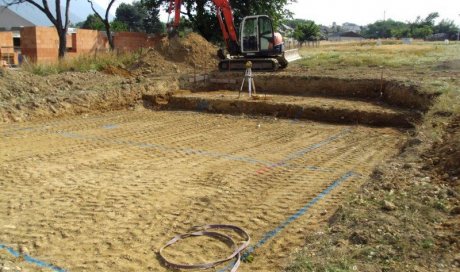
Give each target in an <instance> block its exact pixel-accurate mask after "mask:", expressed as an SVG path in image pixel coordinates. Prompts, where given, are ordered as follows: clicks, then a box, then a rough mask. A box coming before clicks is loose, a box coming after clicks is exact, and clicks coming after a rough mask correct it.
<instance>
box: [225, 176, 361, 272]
mask: <svg viewBox="0 0 460 272" xmlns="http://www.w3.org/2000/svg"><path fill="white" fill-rule="evenodd" d="M352 176H360V174H358V173H356V172H353V171H348V172H346V173H345V174H343V175H342V176H341V177H339V178H338V179H336V180H334V182H332V184H331V185H329V186H328V187H327V188H326V189H324V190H323V191H322V192H321V193H319V194H318V195H317V196H316V197H315V198H313V199H312V200H310V202H308V203H307V204H305V206H303V207H302V208H300V209H299V210H298V211H297V212H296V213H294V214H293V215H291V216H290V217H288V219H286V220H284V221H283V222H282V223H281V224H279V225H278V226H277V227H276V228H274V229H273V230H271V231H269V232H267V233H265V234H264V235H263V236H262V238H261V239H260V240H259V241H258V242H257V243H256V244H255V245H253V246H250V247H248V249H247V250H246V251H245V252H244V253H243V255H242V256H241V259H242V260H244V259H245V258H247V257H248V256H249V255H250V254H251V253H253V252H254V251H255V250H256V249H257V248H259V247H261V246H263V245H264V244H265V243H267V242H268V241H269V240H270V239H272V238H273V237H275V236H276V235H277V234H278V233H280V232H281V231H282V230H283V229H285V228H286V227H287V226H288V225H289V224H291V223H292V222H294V221H295V220H296V219H297V218H299V217H301V216H302V215H304V214H305V213H307V212H308V210H309V209H310V208H311V207H312V206H313V205H315V204H316V203H317V202H318V201H320V200H321V199H323V198H324V197H325V196H326V195H328V194H329V193H330V192H331V191H332V190H334V189H335V188H336V187H338V186H339V185H340V184H342V183H343V182H345V181H347V180H348V179H349V178H351V177H352ZM231 267H233V263H231V264H229V265H227V266H226V267H224V268H222V269H221V270H219V272H225V271H227V270H228V269H230V268H231Z"/></svg>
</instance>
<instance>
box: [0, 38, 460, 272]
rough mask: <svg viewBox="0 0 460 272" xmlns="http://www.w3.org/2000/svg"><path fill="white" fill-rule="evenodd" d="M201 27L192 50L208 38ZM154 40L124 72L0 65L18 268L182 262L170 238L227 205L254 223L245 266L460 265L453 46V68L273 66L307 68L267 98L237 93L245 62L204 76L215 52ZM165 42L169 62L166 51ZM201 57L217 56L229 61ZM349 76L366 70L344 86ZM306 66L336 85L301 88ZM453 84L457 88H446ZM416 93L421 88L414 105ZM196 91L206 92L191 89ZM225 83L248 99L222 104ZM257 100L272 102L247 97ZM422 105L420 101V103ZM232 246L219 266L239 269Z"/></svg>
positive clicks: (198, 249)
mask: <svg viewBox="0 0 460 272" xmlns="http://www.w3.org/2000/svg"><path fill="white" fill-rule="evenodd" d="M187 42H188V43H185V44H186V46H185V47H183V48H187V49H188V50H185V49H184V50H183V51H184V52H190V51H192V52H193V48H194V47H193V46H196V45H194V44H195V43H196V44H198V45H199V43H200V42H201V41H200V39H198V38H196V37H195V38H193V39H192V41H191V42H190V41H187ZM190 44H191V45H190ZM179 48H182V47H179ZM209 48H210V49H209V50H207V51H205V52H204V53H202V54H205V55H206V54H208V53H209V52H210V51H211V49H213V48H211V47H209ZM353 48H354V47H353ZM165 52H166V53H165ZM151 53H152V56H151V58H152V60H149V55H146V56H144V58H143V60H142V61H140V62H139V65H134V66H132V67H115V68H113V67H112V68H113V69H112V68H111V69H110V73H108V74H107V71H105V72H96V71H91V72H85V73H79V72H66V73H62V74H59V75H51V76H37V75H32V74H29V73H27V72H23V71H6V70H0V98H1V100H0V114H1V115H0V118H1V119H0V139H1V141H0V162H1V163H0V188H1V190H0V271H95V270H98V271H168V268H167V267H166V266H165V265H164V264H163V263H162V262H161V261H160V260H159V258H158V255H157V252H158V250H159V248H160V247H161V246H163V245H164V244H165V243H166V242H167V241H168V240H169V239H171V238H172V237H173V236H174V235H177V234H179V233H184V232H186V231H187V230H189V229H190V228H191V227H193V226H197V225H204V224H212V223H219V224H233V225H237V226H239V227H242V228H243V229H245V230H246V231H247V232H248V233H249V234H250V236H251V243H250V247H249V250H248V252H249V253H250V254H249V253H248V254H249V255H246V256H245V258H244V260H245V262H244V263H243V264H242V265H241V266H240V269H239V271H284V270H287V271H292V272H294V271H296V272H297V271H349V270H351V271H353V270H355V271H356V270H358V271H434V270H438V271H451V270H453V269H454V270H455V269H457V268H458V267H459V266H460V256H459V255H458V248H459V238H458V237H460V236H459V235H457V234H458V226H459V221H460V220H459V214H460V203H459V190H458V189H459V186H460V185H459V181H458V176H459V174H460V173H459V171H458V169H459V168H458V162H459V160H457V159H458V158H460V153H458V150H460V147H459V144H460V142H459V138H458V137H457V136H458V133H459V130H458V127H459V126H458V122H459V120H460V117H458V106H457V105H456V104H455V103H453V102H452V101H456V100H452V99H458V96H457V94H456V93H455V88H458V85H459V83H460V82H459V79H458V74H459V71H460V69H458V68H456V67H457V66H455V65H456V62H455V61H454V62H452V63H451V62H449V63H445V62H442V63H441V64H442V65H445V66H446V67H447V68H444V66H442V69H441V70H439V69H438V68H436V67H440V66H439V65H441V64H439V63H435V64H433V66H435V68H433V70H429V69H428V70H427V69H425V70H423V69H420V71H419V70H417V69H418V68H417V69H416V68H415V67H414V68H413V69H412V70H411V69H403V68H394V69H392V68H388V67H387V68H385V69H383V68H381V67H376V68H375V69H374V68H372V67H370V68H369V67H368V68H367V69H365V68H363V67H351V68H349V69H347V70H344V71H343V73H342V72H340V71H339V68H340V65H338V66H334V67H335V68H334V69H329V68H330V67H328V68H321V67H306V66H302V64H301V63H298V64H294V65H291V66H290V67H289V68H288V69H287V70H286V71H282V72H279V73H273V74H269V75H268V76H267V75H265V76H266V77H272V78H273V79H274V80H276V78H279V79H280V82H281V80H285V81H286V80H287V81H290V80H291V79H292V81H293V82H292V85H287V84H286V86H285V87H286V91H287V93H288V94H286V95H284V94H283V93H281V94H280V93H279V92H280V91H281V92H283V91H284V90H282V89H280V90H277V92H278V93H276V94H273V93H268V94H267V93H266V92H265V93H264V91H265V90H264V88H261V89H260V90H258V91H260V92H259V93H258V95H259V96H258V97H256V99H255V100H254V99H248V98H247V94H246V93H244V95H243V97H241V98H240V99H238V98H237V97H236V96H237V92H236V90H238V88H239V85H240V81H239V80H241V79H242V78H240V79H239V80H238V83H237V84H234V85H235V86H233V87H232V88H229V87H228V85H226V86H225V88H223V89H222V90H220V91H218V92H211V93H210V92H208V91H209V90H211V89H213V88H209V90H208V89H206V86H204V85H200V84H202V83H199V84H197V85H193V84H191V83H190V82H189V81H188V77H190V76H192V75H196V73H197V71H196V69H197V67H196V65H193V63H191V62H190V61H193V60H196V59H200V58H199V56H200V55H196V56H194V57H193V58H185V61H184V60H181V59H177V56H175V57H174V58H172V57H171V56H169V55H171V52H169V51H167V47H164V48H160V49H159V50H157V51H154V52H153V51H152V52H151ZM184 54H185V53H184ZM417 54H418V53H417ZM208 55H209V54H208ZM157 56H161V58H164V59H162V61H164V62H163V64H164V65H163V66H165V67H166V68H165V67H163V68H165V69H166V70H165V72H164V73H159V72H158V71H159V70H158V69H159V68H158V66H155V65H150V64H149V63H150V62H154V61H155V59H157ZM307 59H308V56H307ZM201 61H202V62H203V64H201V65H202V66H206V69H208V68H207V65H211V64H212V63H213V60H209V59H204V58H203V59H202V60H201ZM176 62H177V63H178V64H177V66H175V65H176V64H175V63H176ZM173 65H174V66H173ZM449 65H450V66H449ZM452 65H453V66H452ZM451 66H452V67H451ZM152 67H154V68H155V69H153V68H152ZM152 69H153V70H152ZM430 69H431V68H430ZM430 71H431V72H430ZM125 72H126V73H125ZM201 72H203V71H201ZM174 73H176V74H174ZM311 75H313V77H311ZM316 75H319V76H318V78H316V77H315V76H316ZM383 75H385V79H389V81H388V84H387V83H385V84H387V85H388V86H390V87H391V86H396V88H399V87H398V86H400V87H401V89H397V90H402V91H400V92H396V93H397V94H398V95H400V96H393V97H392V96H391V95H392V94H394V93H395V91H394V90H392V89H391V88H393V87H391V88H390V87H388V88H386V89H385V88H384V87H383ZM258 76H260V77H261V78H262V77H263V76H262V75H258V74H256V79H255V80H256V81H257V77H258ZM221 77H228V78H230V77H233V75H232V76H230V75H228V76H227V75H226V74H224V75H221ZM241 77H242V75H241ZM304 77H305V78H306V79H305V78H304ZM308 77H310V79H308ZM195 78H196V77H195ZM337 78H338V79H339V81H337V82H342V83H343V84H344V85H346V84H350V85H349V87H348V88H347V87H346V86H345V87H343V86H342V87H339V88H337V89H335V90H333V89H331V88H332V87H331V86H332V85H331V84H330V82H335V81H336V80H337ZM344 78H345V79H344ZM363 78H364V79H366V80H367V79H369V78H370V79H371V80H370V81H369V86H367V85H366V86H365V84H364V83H363V81H359V80H360V79H363ZM409 78H410V79H411V82H410V83H408V81H409V80H408V79H409ZM295 80H297V82H294V81H295ZM301 80H313V81H314V84H325V85H324V86H326V87H324V88H325V89H324V90H321V92H320V93H321V95H317V94H315V95H307V94H305V95H294V94H292V93H289V91H290V90H291V89H293V88H294V86H302V84H304V83H305V84H313V83H311V82H310V83H307V81H301ZM355 80H357V81H356V82H358V83H353V82H354V81H355ZM392 80H400V81H403V83H401V84H400V83H398V84H400V85H398V84H396V83H395V84H393V83H392ZM328 82H329V83H328ZM366 82H367V81H366ZM414 82H415V83H417V84H419V85H418V87H417V88H415V87H413V86H415V85H413V83H414ZM406 83H407V84H406ZM353 84H355V85H353ZM366 84H368V83H366ZM192 85H193V86H192ZM262 85H263V84H262ZM374 85H375V86H376V87H375V86H374ZM406 85H407V86H406ZM312 86H313V85H312ZM314 86H320V85H314ZM356 86H358V87H359V86H361V89H359V88H358V87H356ZM372 86H374V87H375V88H374V87H372ZM446 86H447V87H446ZM291 87H292V88H291ZM355 87H356V92H350V93H348V94H347V92H348V91H349V90H354V88H355ZM187 88H189V90H187V91H185V92H184V91H179V90H181V89H187ZM200 88H202V89H200ZM315 88H316V87H315ZM372 88H374V89H375V90H377V96H376V97H374V94H373V93H372V90H374V89H372ZM414 88H415V89H414ZM435 88H439V89H441V88H451V89H454V92H453V93H452V92H447V91H446V95H443V96H441V95H440V94H434V93H436V90H433V89H435ZM197 90H198V91H200V92H196V91H197ZM192 91H193V92H192ZM339 94H340V95H339ZM265 95H266V96H265ZM438 95H440V97H441V98H440V100H439V101H440V102H439V101H438V100H435V99H436V97H437V96H438ZM367 96H369V97H367ZM452 97H453V98H452ZM401 98H407V101H412V102H411V103H412V104H413V105H412V104H411V105H405V106H401V105H399V104H401V103H399V102H401V101H400V100H404V99H401ZM451 98H452V99H451ZM174 99H176V100H174ZM177 99H179V100H177ZM180 99H188V100H187V102H183V101H182V100H180ZM417 99H418V100H417ZM449 99H451V100H449ZM195 100H196V101H195ZM190 101H195V102H196V103H195V102H193V103H195V104H193V105H192V106H191V107H188V106H187V105H189V104H187V103H189V102H190ZM203 101H205V102H206V103H204V102H203ZM209 101H212V103H214V104H210V102H209ZM216 101H217V102H216ZM223 101H224V102H225V101H230V102H229V103H230V104H229V105H226V106H225V111H224V112H219V111H217V110H216V107H217V108H218V106H219V105H220V104H219V103H223ZM414 101H415V102H414ZM436 101H438V102H436ZM441 102H442V103H441ZM216 103H217V104H216ZM238 103H249V104H243V106H241V105H242V104H238ZM254 103H258V105H262V106H259V108H257V107H256V108H257V109H258V110H257V111H252V112H246V111H244V110H242V109H244V108H245V107H249V108H250V107H251V105H253V104H254ZM443 103H444V104H443ZM403 104H404V103H403ZM406 104H407V103H406ZM235 105H236V106H235ZM248 105H249V106H248ZM273 105H275V106H277V107H278V106H279V105H283V106H285V107H286V114H284V115H283V114H282V112H281V111H280V112H273V113H272V114H268V113H267V111H266V108H264V107H268V108H270V107H272V106H273ZM299 105H300V106H301V107H302V109H303V110H306V109H307V108H313V107H319V109H320V110H323V109H325V111H324V113H323V111H321V114H324V117H323V118H311V117H310V116H311V115H305V116H300V118H298V117H299V116H297V115H296V114H297V113H296V112H295V110H296V109H295V110H294V112H291V111H292V109H293V108H292V107H294V106H299ZM446 105H447V106H446ZM232 109H233V110H232ZM316 110H317V109H316V108H315V109H313V112H315V111H316ZM226 111H228V112H226ZM338 111H340V113H341V114H336V112H338ZM227 113H230V114H227ZM347 114H348V115H347ZM395 114H398V116H396V117H394V116H393V117H392V118H388V116H392V115H395ZM422 114H424V116H423V119H421V118H422V117H421V115H422ZM412 115H413V116H417V117H418V119H417V120H415V119H413V118H407V119H405V117H407V116H412ZM347 116H351V117H350V118H348V117H347ZM356 116H361V117H362V116H367V117H366V118H368V120H372V119H379V118H380V119H382V120H386V121H385V123H384V124H383V123H381V124H375V123H372V122H370V123H369V122H363V121H362V119H359V118H358V119H359V120H358V119H356V118H355V117H356ZM352 117H353V118H352ZM361 117H360V118H361ZM311 120H315V121H311ZM401 120H404V122H403V123H404V125H402V126H401V125H400V124H399V123H398V122H400V121H401ZM235 238H236V237H235ZM236 239H237V238H236ZM302 249H303V250H302ZM230 253H231V249H230V248H229V247H228V245H226V244H225V243H222V241H218V240H216V239H210V238H196V239H186V240H184V241H181V242H179V243H178V244H176V245H174V246H173V247H170V248H167V249H166V251H165V255H166V256H167V257H168V258H170V259H171V260H175V261H177V262H187V263H198V262H206V261H212V260H215V259H219V258H222V257H224V256H226V255H228V254H230ZM228 264H229V263H228V262H227V263H225V264H223V265H221V266H220V267H217V268H216V269H214V270H215V271H227V270H228V269H227V270H225V269H226V268H228ZM334 269H335V270H334ZM340 269H341V270H340Z"/></svg>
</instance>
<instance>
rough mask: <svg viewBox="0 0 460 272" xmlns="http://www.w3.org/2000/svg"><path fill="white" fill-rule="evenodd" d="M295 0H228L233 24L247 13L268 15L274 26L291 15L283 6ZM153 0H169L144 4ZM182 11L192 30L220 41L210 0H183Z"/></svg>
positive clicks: (208, 38) (165, 2)
mask: <svg viewBox="0 0 460 272" xmlns="http://www.w3.org/2000/svg"><path fill="white" fill-rule="evenodd" d="M295 1H296V0H264V1H248V0H230V5H231V7H232V10H233V16H234V22H235V25H236V26H237V28H238V26H239V25H240V23H241V21H242V19H243V17H245V16H249V15H262V14H264V15H268V16H269V17H270V18H271V19H272V20H273V24H274V26H275V28H276V27H277V26H278V24H279V23H280V22H281V21H282V20H283V19H285V18H289V17H291V16H292V13H291V12H290V11H289V10H287V9H286V8H285V7H286V5H287V4H289V3H292V2H295ZM149 2H154V4H156V5H157V6H160V5H162V6H164V7H168V6H169V2H170V1H169V0H144V3H145V5H149V4H148V3H149ZM182 2H183V12H182V14H183V15H185V16H186V18H185V19H186V20H187V21H189V22H190V24H191V26H192V28H193V30H194V31H197V32H198V33H200V34H201V35H202V36H203V37H204V38H206V39H207V40H209V41H222V34H221V31H220V26H219V23H218V21H217V17H216V9H215V5H214V4H213V2H212V0H183V1H182Z"/></svg>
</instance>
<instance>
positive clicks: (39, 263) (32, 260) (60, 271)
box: [0, 244, 66, 272]
mask: <svg viewBox="0 0 460 272" xmlns="http://www.w3.org/2000/svg"><path fill="white" fill-rule="evenodd" d="M0 249H4V250H6V251H7V252H8V253H10V254H11V255H13V256H14V257H16V258H19V257H22V258H23V260H24V261H26V262H28V263H31V264H34V265H36V266H39V267H42V268H49V269H51V270H53V271H56V272H66V270H65V269H62V268H60V267H58V266H55V265H53V264H50V263H46V262H44V261H40V260H38V259H35V258H33V257H31V256H29V255H27V254H21V253H19V252H18V251H16V250H14V249H13V248H11V247H8V246H6V245H3V244H0Z"/></svg>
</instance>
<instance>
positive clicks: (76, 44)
mask: <svg viewBox="0 0 460 272" xmlns="http://www.w3.org/2000/svg"><path fill="white" fill-rule="evenodd" d="M158 39H159V38H151V37H149V36H148V35H147V34H146V33H136V32H119V33H116V35H115V36H114V43H115V48H116V49H117V50H119V51H123V52H126V51H135V50H138V49H140V48H148V47H152V46H153V45H154V44H155V43H156V42H157V41H158ZM11 42H12V40H11ZM58 48H59V38H58V35H57V32H56V29H55V28H54V27H24V28H23V29H22V30H21V51H22V54H23V55H24V56H25V57H27V59H28V60H29V61H32V62H36V63H50V62H55V61H57V60H58ZM67 48H68V52H67V53H68V56H69V58H73V57H76V56H79V55H80V54H90V53H95V52H105V51H107V50H108V49H109V43H108V39H107V37H106V35H105V33H104V32H100V31H96V30H87V29H78V30H77V32H76V33H72V34H70V35H67Z"/></svg>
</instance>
